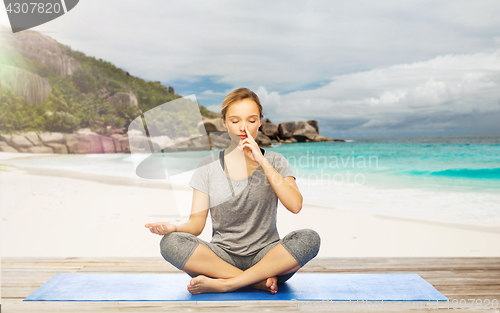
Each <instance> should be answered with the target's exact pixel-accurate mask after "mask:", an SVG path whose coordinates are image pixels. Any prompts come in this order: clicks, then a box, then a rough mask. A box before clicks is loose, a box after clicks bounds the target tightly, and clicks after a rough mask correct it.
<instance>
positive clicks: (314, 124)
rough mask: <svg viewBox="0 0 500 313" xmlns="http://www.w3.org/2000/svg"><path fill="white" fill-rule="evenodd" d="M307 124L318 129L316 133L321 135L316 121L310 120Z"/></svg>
mask: <svg viewBox="0 0 500 313" xmlns="http://www.w3.org/2000/svg"><path fill="white" fill-rule="evenodd" d="M306 123H307V124H309V125H311V126H312V127H314V129H316V132H317V133H318V134H319V126H318V121H316V120H308V121H307V122H306Z"/></svg>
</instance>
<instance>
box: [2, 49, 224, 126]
mask: <svg viewBox="0 0 500 313" xmlns="http://www.w3.org/2000/svg"><path fill="white" fill-rule="evenodd" d="M59 47H60V48H61V50H62V51H63V53H65V54H67V55H68V56H70V57H73V58H74V59H76V60H77V61H78V62H80V65H81V68H79V69H77V70H76V71H75V72H74V73H73V75H72V76H67V77H61V76H59V75H57V74H56V73H55V72H53V71H52V70H51V69H50V68H48V67H47V66H45V65H44V64H43V63H40V62H37V61H33V60H31V59H29V58H27V57H25V56H23V55H21V54H20V53H19V52H17V51H16V50H14V49H12V48H10V47H6V46H4V47H2V49H0V64H6V65H11V66H15V67H18V68H22V69H25V70H27V71H29V72H32V73H34V74H37V75H39V76H41V77H43V78H45V79H46V80H47V81H48V82H49V83H50V86H51V88H52V93H51V94H50V96H49V98H48V100H47V101H46V102H45V103H43V104H41V105H33V106H32V105H29V104H28V103H27V102H26V100H25V99H24V98H23V97H16V96H15V95H14V94H13V92H12V91H10V90H8V89H6V88H2V87H1V86H0V132H2V133H13V132H19V131H57V132H73V131H75V130H77V129H80V128H90V129H91V130H92V131H95V132H97V133H100V134H104V135H107V134H110V133H112V130H113V129H123V130H124V131H126V129H127V127H128V125H129V124H130V123H131V122H132V120H134V119H135V118H136V117H138V116H139V115H140V114H141V112H146V111H148V110H150V109H152V108H155V107H157V106H159V105H161V104H164V103H166V102H169V101H172V100H175V99H178V98H181V97H180V96H179V95H177V94H174V93H169V92H168V90H167V89H166V88H165V87H164V86H162V85H161V84H159V83H157V82H147V81H145V80H143V79H141V78H138V77H134V76H132V75H130V74H128V73H127V72H125V71H123V70H122V69H120V68H118V67H116V66H115V65H113V64H112V63H110V62H108V61H105V60H102V59H97V58H95V57H91V56H86V55H85V54H84V53H83V52H79V51H74V50H72V49H70V48H69V47H67V46H65V45H62V44H59ZM103 88H105V90H107V92H109V94H111V95H112V94H114V93H116V92H120V91H121V92H128V91H129V90H130V91H132V92H133V93H134V95H135V96H136V97H137V100H138V108H136V107H133V106H130V105H110V104H109V103H108V101H106V100H104V99H101V98H100V97H99V91H100V90H101V91H102V90H104V89H103ZM200 111H201V114H202V115H203V116H207V117H210V118H213V117H215V115H214V113H213V112H210V111H208V110H207V109H206V108H205V107H204V106H203V105H200ZM156 118H157V117H154V119H156ZM163 120H164V123H171V122H172V123H179V122H181V123H182V118H180V120H181V121H179V119H177V120H175V121H172V120H168V119H165V118H164V117H163ZM158 121H159V122H161V121H160V120H158Z"/></svg>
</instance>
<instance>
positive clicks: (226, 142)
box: [210, 131, 231, 149]
mask: <svg viewBox="0 0 500 313" xmlns="http://www.w3.org/2000/svg"><path fill="white" fill-rule="evenodd" d="M210 142H211V143H212V148H216V149H227V148H229V147H230V146H231V137H229V133H228V132H227V131H226V132H212V133H210Z"/></svg>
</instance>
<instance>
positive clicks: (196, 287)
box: [187, 275, 229, 295]
mask: <svg viewBox="0 0 500 313" xmlns="http://www.w3.org/2000/svg"><path fill="white" fill-rule="evenodd" d="M226 280H227V279H223V278H209V277H207V276H204V275H198V276H196V277H193V278H192V279H191V280H190V281H189V284H188V286H187V289H188V291H189V292H190V293H191V294H193V295H195V294H199V293H217V292H227V291H228V289H229V288H228V287H227V285H226V284H225V282H226Z"/></svg>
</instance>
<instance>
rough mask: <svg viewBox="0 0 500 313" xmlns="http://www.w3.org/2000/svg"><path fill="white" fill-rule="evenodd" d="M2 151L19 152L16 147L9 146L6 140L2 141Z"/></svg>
mask: <svg viewBox="0 0 500 313" xmlns="http://www.w3.org/2000/svg"><path fill="white" fill-rule="evenodd" d="M0 151H1V152H11V153H17V152H19V151H17V150H16V149H14V148H12V147H11V146H9V145H8V144H7V143H6V142H5V141H0Z"/></svg>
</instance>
